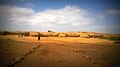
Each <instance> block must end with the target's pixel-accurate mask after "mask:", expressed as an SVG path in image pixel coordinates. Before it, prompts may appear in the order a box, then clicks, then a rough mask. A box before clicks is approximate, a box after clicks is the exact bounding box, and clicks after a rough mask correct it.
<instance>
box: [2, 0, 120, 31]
mask: <svg viewBox="0 0 120 67" xmlns="http://www.w3.org/2000/svg"><path fill="white" fill-rule="evenodd" d="M119 4H120V0H1V2H0V9H1V10H0V17H1V18H0V21H1V25H0V30H10V31H17V30H21V31H47V30H49V29H50V30H53V31H92V32H103V33H120V31H119V29H120V27H119V26H120V7H119Z"/></svg>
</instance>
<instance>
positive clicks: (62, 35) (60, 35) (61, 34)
mask: <svg viewBox="0 0 120 67" xmlns="http://www.w3.org/2000/svg"><path fill="white" fill-rule="evenodd" d="M58 37H66V34H64V33H59V34H58Z"/></svg>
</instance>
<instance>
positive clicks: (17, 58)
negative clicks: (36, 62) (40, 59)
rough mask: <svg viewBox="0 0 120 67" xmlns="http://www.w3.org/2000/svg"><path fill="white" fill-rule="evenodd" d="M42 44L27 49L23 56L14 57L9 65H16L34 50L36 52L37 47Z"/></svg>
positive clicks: (9, 66) (11, 66)
mask: <svg viewBox="0 0 120 67" xmlns="http://www.w3.org/2000/svg"><path fill="white" fill-rule="evenodd" d="M39 47H40V45H38V46H35V47H33V48H31V49H29V50H28V51H26V52H25V53H24V54H22V55H21V56H18V57H16V58H15V59H13V60H12V61H11V62H9V65H8V66H7V67H14V66H15V65H16V64H17V63H20V62H22V60H23V59H24V58H25V57H26V56H27V55H29V54H31V53H32V52H35V49H37V48H39Z"/></svg>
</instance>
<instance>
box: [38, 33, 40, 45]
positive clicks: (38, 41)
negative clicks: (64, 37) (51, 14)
mask: <svg viewBox="0 0 120 67" xmlns="http://www.w3.org/2000/svg"><path fill="white" fill-rule="evenodd" d="M39 42H40V33H38V44H39Z"/></svg>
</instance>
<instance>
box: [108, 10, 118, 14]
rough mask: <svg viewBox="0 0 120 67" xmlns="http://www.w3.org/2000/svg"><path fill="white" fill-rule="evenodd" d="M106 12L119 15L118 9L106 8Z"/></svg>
mask: <svg viewBox="0 0 120 67" xmlns="http://www.w3.org/2000/svg"><path fill="white" fill-rule="evenodd" d="M107 13H108V14H109V15H120V10H117V9H109V10H107Z"/></svg>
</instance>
